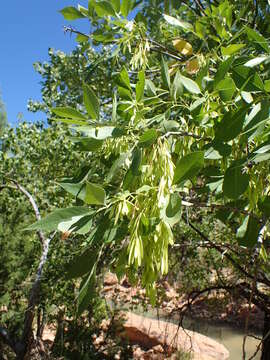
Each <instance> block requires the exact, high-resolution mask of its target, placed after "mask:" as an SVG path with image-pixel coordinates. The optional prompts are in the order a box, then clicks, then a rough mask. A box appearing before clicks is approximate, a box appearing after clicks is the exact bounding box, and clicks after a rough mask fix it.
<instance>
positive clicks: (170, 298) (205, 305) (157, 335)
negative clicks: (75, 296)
mask: <svg viewBox="0 0 270 360" xmlns="http://www.w3.org/2000/svg"><path fill="white" fill-rule="evenodd" d="M159 290H160V292H161V293H162V296H161V299H162V300H161V302H160V304H158V305H159V306H158V309H159V310H158V312H157V310H155V309H152V308H151V306H150V305H149V302H148V300H147V297H146V294H145V290H144V289H141V288H140V287H132V286H131V285H130V284H129V282H128V281H127V279H124V280H123V281H121V282H120V283H119V282H118V279H117V277H116V276H115V275H114V274H112V273H106V274H105V276H104V284H103V288H102V295H103V296H104V297H105V298H106V299H107V301H108V303H109V304H110V306H111V307H112V308H115V309H118V310H121V311H117V312H116V313H118V315H117V316H116V317H115V318H114V319H110V320H103V322H102V323H101V325H100V332H99V333H98V334H97V335H93V339H92V341H93V344H94V345H95V347H96V349H97V350H98V351H99V352H100V353H103V354H104V358H105V356H106V358H110V359H116V360H117V359H131V358H132V359H137V360H150V359H153V360H164V359H174V360H177V359H183V360H188V359H191V358H192V357H191V356H189V355H186V354H184V353H183V352H182V353H180V352H179V350H180V348H182V349H185V346H183V343H182V344H180V342H181V341H183V338H185V334H184V333H181V334H180V335H181V336H180V335H179V339H180V340H179V346H175V347H170V346H168V339H167V338H169V337H168V335H166V336H165V337H164V336H163V338H162V339H161V337H162V336H161V335H162V333H164V329H163V330H162V329H161V328H160V323H163V322H162V321H161V322H159V323H158V325H157V324H156V323H155V322H157V321H159V320H151V319H149V317H152V318H155V319H157V318H158V317H160V318H162V319H163V320H164V319H166V320H167V321H168V320H169V321H171V320H172V318H173V320H174V322H176V323H177V319H179V313H181V311H183V309H185V308H186V307H185V305H186V304H187V298H186V296H183V295H182V296H180V295H179V292H178V291H177V290H176V289H175V288H174V287H172V286H171V285H170V284H169V283H168V282H166V281H164V282H162V283H161V284H160V289H159ZM123 310H124V311H123ZM188 310H189V311H188V312H187V313H185V315H187V316H188V317H189V318H190V317H192V318H193V319H200V320H203V321H204V322H207V321H209V323H210V322H211V323H212V324H213V322H214V323H216V324H218V323H221V324H224V323H229V324H230V325H231V326H232V325H234V326H235V327H237V328H241V327H242V328H244V326H245V322H246V319H247V317H248V318H249V324H250V325H251V327H252V329H251V330H261V327H262V325H263V314H262V313H261V312H260V311H259V309H258V308H256V307H254V306H252V307H251V309H249V306H248V304H247V303H242V302H241V303H240V302H236V301H235V300H234V301H233V300H232V299H230V298H228V297H227V296H226V295H225V294H224V293H220V292H219V293H214V292H213V293H211V296H210V297H209V296H208V298H207V300H206V297H199V298H198V299H197V301H196V302H195V303H194V304H193V306H192V308H191V310H190V309H188ZM249 310H250V311H249ZM134 313H135V314H134ZM136 313H137V314H143V315H146V317H142V316H139V317H138V315H136ZM123 314H128V315H127V316H128V318H125V319H124V317H125V316H124V315H123ZM138 318H141V320H138ZM142 319H143V320H142ZM119 324H121V326H120V327H119V330H117V335H121V334H122V339H124V342H125V340H129V342H130V345H127V347H126V348H125V349H124V350H123V349H122V350H121V346H120V350H119V351H118V352H116V353H114V355H113V357H110V355H109V352H110V349H111V348H113V347H115V345H116V343H115V340H114V338H113V337H111V338H110V337H108V333H109V332H110V329H111V328H112V327H115V328H117V326H118V325H119ZM166 324H169V323H168V322H167V323H166ZM162 326H163V325H162ZM164 326H165V325H164ZM166 326H168V325H166ZM170 326H172V327H175V328H173V329H171V333H173V332H176V331H177V328H178V325H173V324H171V325H170ZM155 327H156V330H155V331H154V330H153V329H154V328H155ZM151 329H152V330H151ZM189 336H190V335H189ZM199 336H200V334H198V336H197V335H196V334H195V337H194V338H193V342H194V343H195V344H196V343H198V344H199V345H198V346H199V347H200V346H201V345H202V346H203V348H201V349H199V352H201V351H203V352H204V353H205V354H206V355H205V357H201V356H202V355H200V356H199V357H196V354H195V357H194V354H193V358H194V359H200V360H201V359H207V360H212V359H219V360H220V359H227V357H226V356H227V353H226V349H225V350H224V347H223V346H222V345H220V344H218V343H216V342H214V343H213V344H211V341H212V340H211V339H209V338H207V337H202V338H201V339H200V338H199ZM53 337H54V334H53V331H52V329H49V331H48V332H47V333H46V330H45V333H44V339H45V340H46V338H48V340H50V341H51V342H53ZM137 337H139V338H137ZM130 340H131V341H130ZM180 345H181V346H180ZM184 345H185V344H184ZM219 345H220V346H219ZM196 346H197V345H196ZM196 346H195V347H196ZM211 346H213V348H215V351H216V352H217V353H218V352H219V353H218V355H217V357H215V355H213V354H212V355H211V351H210V355H209V354H208V349H209V348H211ZM125 352H126V353H125ZM127 353H129V354H130V355H129V356H128V355H127Z"/></svg>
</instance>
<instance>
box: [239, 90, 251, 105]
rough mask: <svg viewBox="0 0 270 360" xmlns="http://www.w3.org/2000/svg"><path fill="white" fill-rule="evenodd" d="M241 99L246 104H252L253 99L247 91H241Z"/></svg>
mask: <svg viewBox="0 0 270 360" xmlns="http://www.w3.org/2000/svg"><path fill="white" fill-rule="evenodd" d="M241 96H242V99H243V100H244V101H245V102H246V103H247V104H251V103H252V102H253V97H252V95H251V93H250V92H248V91H241Z"/></svg>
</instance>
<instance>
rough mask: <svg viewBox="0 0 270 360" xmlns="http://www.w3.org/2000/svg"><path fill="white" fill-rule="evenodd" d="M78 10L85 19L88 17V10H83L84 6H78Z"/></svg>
mask: <svg viewBox="0 0 270 360" xmlns="http://www.w3.org/2000/svg"><path fill="white" fill-rule="evenodd" d="M78 10H79V12H80V13H82V14H83V15H84V16H85V17H88V16H89V12H88V9H87V8H85V7H84V6H82V5H80V4H78Z"/></svg>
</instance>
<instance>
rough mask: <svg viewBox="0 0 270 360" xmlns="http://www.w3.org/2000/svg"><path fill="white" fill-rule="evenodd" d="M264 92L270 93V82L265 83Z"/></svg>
mask: <svg viewBox="0 0 270 360" xmlns="http://www.w3.org/2000/svg"><path fill="white" fill-rule="evenodd" d="M264 90H265V91H266V92H270V80H265V82H264Z"/></svg>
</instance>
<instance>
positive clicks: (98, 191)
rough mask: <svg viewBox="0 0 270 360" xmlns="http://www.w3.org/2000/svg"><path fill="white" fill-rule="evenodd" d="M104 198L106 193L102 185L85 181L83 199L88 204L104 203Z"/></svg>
mask: <svg viewBox="0 0 270 360" xmlns="http://www.w3.org/2000/svg"><path fill="white" fill-rule="evenodd" d="M105 200H106V193H105V190H104V189H103V187H101V186H99V185H97V184H93V183H90V182H86V188H85V198H84V201H85V202H86V204H89V205H104V204H105Z"/></svg>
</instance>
